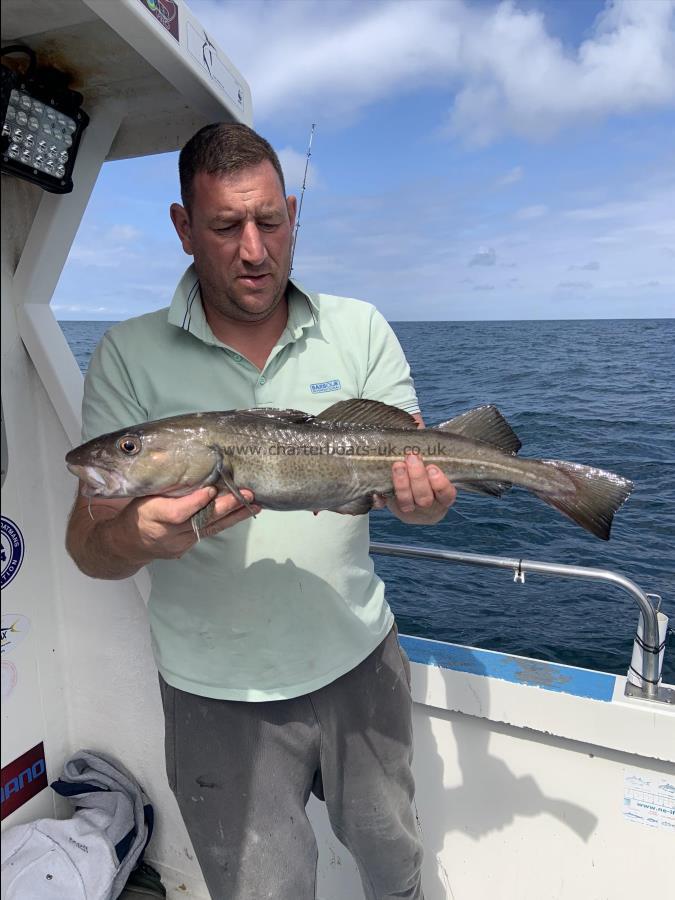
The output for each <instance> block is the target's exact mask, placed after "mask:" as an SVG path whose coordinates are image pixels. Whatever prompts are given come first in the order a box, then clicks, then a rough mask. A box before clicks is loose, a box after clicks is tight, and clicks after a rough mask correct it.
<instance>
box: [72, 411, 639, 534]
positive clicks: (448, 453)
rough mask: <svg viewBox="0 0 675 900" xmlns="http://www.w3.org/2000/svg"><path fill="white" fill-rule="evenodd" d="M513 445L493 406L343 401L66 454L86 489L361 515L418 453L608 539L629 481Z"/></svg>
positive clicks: (490, 490)
mask: <svg viewBox="0 0 675 900" xmlns="http://www.w3.org/2000/svg"><path fill="white" fill-rule="evenodd" d="M520 447H521V443H520V441H519V440H518V437H517V436H516V435H515V433H514V432H513V430H512V429H511V427H510V425H509V424H508V422H507V421H506V420H505V419H504V418H503V416H502V415H501V414H500V413H499V411H498V410H497V409H496V408H495V407H494V406H480V407H477V408H476V409H473V410H470V411H469V412H466V413H463V414H462V415H460V416H457V417H456V418H454V419H451V420H449V421H448V422H443V423H441V424H440V425H437V426H435V427H433V428H425V429H418V428H417V424H416V422H415V420H414V419H413V417H412V416H411V415H409V414H408V413H406V412H404V411H402V410H400V409H397V408H395V407H392V406H387V405H386V404H384V403H379V402H377V401H374V400H342V401H340V402H338V403H335V404H334V405H333V406H330V407H329V408H328V409H326V410H324V411H323V412H322V413H319V414H317V415H310V414H308V413H304V412H300V411H299V410H290V409H286V410H278V409H268V408H255V409H244V410H229V411H225V412H198V413H188V414H186V415H180V416H173V417H170V418H166V419H158V420H156V421H154V422H146V423H143V424H140V425H135V426H133V427H130V428H125V429H123V430H121V431H116V432H113V433H111V434H105V435H102V436H101V437H98V438H94V439H93V440H91V441H88V442H87V443H86V444H82V445H81V446H80V447H76V448H75V449H74V450H71V451H70V453H68V455H67V456H66V463H67V465H68V468H69V469H70V471H71V472H72V473H73V474H74V475H77V477H78V478H79V479H80V480H81V481H82V482H83V490H82V493H83V494H84V495H85V496H90V497H94V496H95V497H110V498H112V497H144V496H151V495H163V496H169V497H179V496H183V495H184V494H188V493H190V492H191V491H194V490H196V489H197V488H200V487H206V486H207V485H216V486H217V487H218V488H220V489H221V490H229V491H231V492H232V493H233V494H235V496H237V498H238V499H239V500H240V501H241V502H243V503H246V501H245V500H244V498H243V497H242V496H241V493H240V488H244V487H245V488H249V489H250V490H251V491H252V492H253V494H254V496H255V503H256V504H258V505H259V506H262V507H263V508H268V509H277V510H301V509H305V510H313V511H316V510H323V509H326V510H333V511H335V512H342V513H352V514H357V515H358V514H361V513H367V512H368V511H369V510H370V509H371V508H372V505H373V501H374V498H375V497H376V496H378V495H384V496H388V495H391V494H392V493H393V484H392V471H391V467H392V463H393V462H395V461H396V460H400V459H403V458H405V456H406V455H407V454H408V453H419V454H421V456H422V458H423V459H424V462H425V463H426V464H434V465H436V466H438V468H440V469H441V470H442V471H443V472H444V473H445V474H446V475H447V477H448V478H449V479H450V481H452V482H453V484H454V485H455V486H456V487H457V488H459V489H465V490H471V491H477V492H479V493H483V494H489V495H492V496H496V497H498V496H501V494H503V493H504V492H505V491H506V490H508V489H509V488H510V487H512V486H513V485H518V486H520V487H523V488H526V489H527V490H529V491H531V492H532V493H534V494H536V495H537V496H538V497H540V498H541V499H542V500H544V501H545V502H546V503H549V504H550V505H551V506H554V507H556V509H558V510H560V512H562V513H564V514H565V515H566V516H568V517H569V518H571V519H572V520H573V521H574V522H576V523H577V524H578V525H581V526H582V527H583V528H585V529H587V530H588V531H590V532H591V533H592V534H594V535H596V536H597V537H600V538H603V539H604V540H608V539H609V533H610V528H611V524H612V518H613V516H614V513H615V512H616V511H617V509H618V508H619V507H620V506H621V504H622V503H623V502H624V501H625V500H626V498H627V497H628V495H629V494H630V492H631V490H632V488H633V484H632V482H630V481H628V479H626V478H622V477H621V476H620V475H615V474H613V473H612V472H605V471H603V470H601V469H597V468H593V467H592V466H585V465H580V464H578V463H572V462H565V461H562V460H552V459H525V458H521V457H518V456H516V454H517V452H518V450H519V449H520ZM246 505H248V504H246ZM207 518H208V517H207ZM204 521H205V518H204V517H202V518H201V523H203V522H204Z"/></svg>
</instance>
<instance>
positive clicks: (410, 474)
mask: <svg viewBox="0 0 675 900" xmlns="http://www.w3.org/2000/svg"><path fill="white" fill-rule="evenodd" d="M392 480H393V482H394V496H393V497H387V498H386V501H384V502H377V501H376V504H375V505H376V507H377V506H384V505H385V504H386V506H387V507H388V509H389V510H390V511H391V512H392V513H393V514H394V515H395V516H396V517H397V518H398V519H400V520H401V521H402V522H405V523H406V524H408V525H435V524H436V523H437V522H440V521H441V519H442V518H443V517H444V516H445V514H446V513H447V511H448V510H449V509H450V507H451V506H452V504H453V503H454V502H455V498H456V497H457V491H456V490H455V488H454V487H453V485H452V484H451V483H450V481H449V480H448V479H447V477H446V476H445V475H444V474H443V472H441V470H440V469H439V468H438V466H434V465H429V466H425V465H424V462H423V460H422V458H421V457H420V456H418V455H417V454H415V453H409V454H408V455H407V456H406V458H405V461H403V460H402V461H401V462H395V463H394V465H393V466H392Z"/></svg>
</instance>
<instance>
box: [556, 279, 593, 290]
mask: <svg viewBox="0 0 675 900" xmlns="http://www.w3.org/2000/svg"><path fill="white" fill-rule="evenodd" d="M558 287H559V288H565V289H566V290H568V291H581V290H588V289H589V288H592V287H593V285H592V284H591V282H590V281H561V282H560V283H559V284H558Z"/></svg>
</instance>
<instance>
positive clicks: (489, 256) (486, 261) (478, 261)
mask: <svg viewBox="0 0 675 900" xmlns="http://www.w3.org/2000/svg"><path fill="white" fill-rule="evenodd" d="M496 262H497V251H496V250H495V248H494V247H481V248H480V250H479V251H478V253H476V254H475V255H474V256H472V257H471V259H470V260H469V265H470V266H494V264H495V263H496Z"/></svg>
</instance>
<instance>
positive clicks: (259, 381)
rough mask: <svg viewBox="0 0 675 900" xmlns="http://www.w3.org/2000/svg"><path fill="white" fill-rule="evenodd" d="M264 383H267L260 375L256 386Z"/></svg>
mask: <svg viewBox="0 0 675 900" xmlns="http://www.w3.org/2000/svg"><path fill="white" fill-rule="evenodd" d="M266 381H267V379H266V378H265V376H264V375H261V376H260V378H259V379H258V384H265V382H266Z"/></svg>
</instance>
